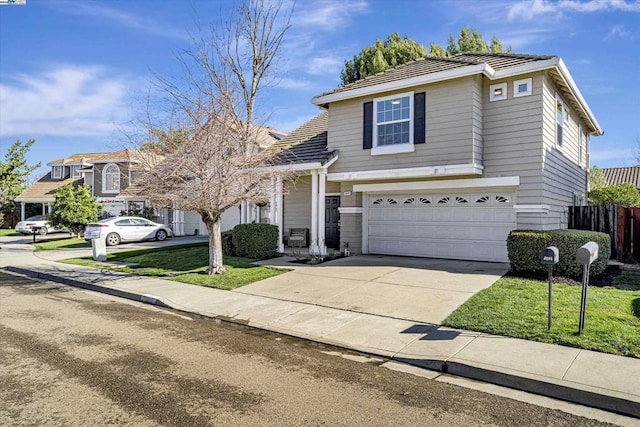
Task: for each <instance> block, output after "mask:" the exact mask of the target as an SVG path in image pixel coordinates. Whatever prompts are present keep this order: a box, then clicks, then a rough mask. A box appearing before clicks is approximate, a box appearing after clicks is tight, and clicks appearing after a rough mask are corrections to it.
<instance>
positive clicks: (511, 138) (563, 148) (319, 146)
mask: <svg viewBox="0 0 640 427" xmlns="http://www.w3.org/2000/svg"><path fill="white" fill-rule="evenodd" d="M312 102H313V103H314V104H315V105H317V106H319V107H321V108H322V109H324V110H326V111H324V112H323V113H321V114H320V115H319V116H317V117H315V118H314V119H312V120H311V121H309V122H308V123H306V124H304V125H302V126H301V127H300V128H299V129H297V130H295V131H294V132H292V133H291V134H289V135H288V136H286V137H285V138H283V139H282V140H281V141H280V142H279V143H278V144H277V146H278V147H280V148H283V149H285V156H284V159H283V162H282V164H283V166H282V167H292V168H294V169H295V170H296V171H297V172H298V173H299V174H300V177H299V179H298V180H297V181H296V182H295V184H294V185H290V186H288V188H286V189H283V188H282V184H281V183H280V182H278V183H276V187H277V190H278V191H277V192H276V194H275V195H274V197H272V201H271V203H272V205H275V209H274V211H275V212H276V214H275V216H274V215H271V217H272V218H275V221H272V222H274V223H276V224H278V225H281V227H280V229H281V236H280V250H281V251H284V249H285V245H286V244H287V236H288V235H289V233H290V231H291V229H295V228H305V229H308V230H309V233H310V240H311V242H312V249H314V248H315V249H316V250H318V251H320V252H325V251H326V250H327V247H329V248H335V249H340V250H343V249H344V248H345V246H347V245H348V249H349V251H350V252H351V253H365V254H366V253H370V254H391V255H408V256H421V257H436V258H453V259H466V260H486V261H507V249H506V238H507V235H508V233H509V232H510V231H511V230H513V229H515V228H520V229H539V230H540V229H541V230H546V229H556V228H566V227H567V210H568V206H569V205H572V204H574V203H576V201H580V202H582V201H584V200H585V199H586V198H585V194H586V192H587V183H588V166H587V165H588V152H589V145H588V144H589V136H590V135H601V134H602V129H601V128H600V126H599V124H598V122H597V121H596V119H595V117H594V115H593V113H592V112H591V111H590V109H589V106H588V105H587V103H586V101H585V100H584V99H583V97H582V95H581V94H580V91H579V90H578V87H577V86H576V84H575V82H574V81H573V78H572V77H571V75H570V73H569V71H568V70H567V68H566V66H565V65H564V63H563V61H562V60H561V59H560V58H559V57H556V56H533V55H518V54H473V53H466V54H460V55H456V56H454V57H452V58H425V59H421V60H417V61H413V62H410V63H407V64H405V65H401V66H399V67H397V68H395V69H391V70H388V71H385V72H383V73H380V74H377V75H374V76H370V77H368V78H365V79H363V80H360V81H357V82H354V83H351V84H348V85H346V86H344V87H340V88H338V89H335V90H333V91H330V92H326V93H323V94H321V95H318V96H316V97H315V98H313V100H312ZM287 165H288V166H287Z"/></svg>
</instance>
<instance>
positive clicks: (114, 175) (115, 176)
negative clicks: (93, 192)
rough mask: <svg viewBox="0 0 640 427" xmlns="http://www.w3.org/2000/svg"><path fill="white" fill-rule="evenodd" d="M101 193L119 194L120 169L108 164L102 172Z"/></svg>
mask: <svg viewBox="0 0 640 427" xmlns="http://www.w3.org/2000/svg"><path fill="white" fill-rule="evenodd" d="M102 192H103V193H119V192H120V168H119V167H118V165H116V164H114V163H109V164H108V165H106V166H105V167H104V169H103V170H102Z"/></svg>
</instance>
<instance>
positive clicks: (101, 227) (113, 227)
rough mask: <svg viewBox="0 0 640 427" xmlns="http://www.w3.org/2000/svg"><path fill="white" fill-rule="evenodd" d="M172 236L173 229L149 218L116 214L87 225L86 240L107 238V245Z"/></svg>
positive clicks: (160, 239) (162, 238) (163, 238)
mask: <svg viewBox="0 0 640 427" xmlns="http://www.w3.org/2000/svg"><path fill="white" fill-rule="evenodd" d="M167 237H171V229H170V228H169V227H167V226H166V225H164V224H158V223H156V222H153V221H149V220H148V219H144V218H139V217H136V216H116V217H112V218H106V219H102V220H100V221H98V222H94V223H91V224H89V225H87V228H86V229H85V230H84V238H85V240H92V239H105V242H106V244H107V246H116V245H119V244H120V243H121V242H141V241H143V240H152V239H155V240H159V241H163V240H165V239H166V238H167Z"/></svg>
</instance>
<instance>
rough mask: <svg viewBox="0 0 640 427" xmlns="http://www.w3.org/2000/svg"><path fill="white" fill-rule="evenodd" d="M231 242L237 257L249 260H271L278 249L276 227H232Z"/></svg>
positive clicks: (245, 225)
mask: <svg viewBox="0 0 640 427" xmlns="http://www.w3.org/2000/svg"><path fill="white" fill-rule="evenodd" d="M231 241H232V244H233V250H234V251H235V253H236V255H237V256H241V257H246V258H251V259H265V258H271V257H273V256H274V255H275V253H276V250H277V249H278V226H276V225H271V224H238V225H236V226H235V227H233V230H232V238H231ZM223 247H224V246H223Z"/></svg>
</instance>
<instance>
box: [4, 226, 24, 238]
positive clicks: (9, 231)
mask: <svg viewBox="0 0 640 427" xmlns="http://www.w3.org/2000/svg"><path fill="white" fill-rule="evenodd" d="M5 236H20V233H18V232H17V231H15V230H14V229H13V228H0V237H5Z"/></svg>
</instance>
